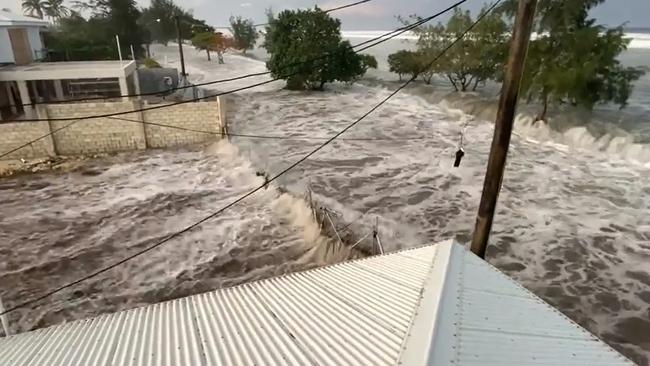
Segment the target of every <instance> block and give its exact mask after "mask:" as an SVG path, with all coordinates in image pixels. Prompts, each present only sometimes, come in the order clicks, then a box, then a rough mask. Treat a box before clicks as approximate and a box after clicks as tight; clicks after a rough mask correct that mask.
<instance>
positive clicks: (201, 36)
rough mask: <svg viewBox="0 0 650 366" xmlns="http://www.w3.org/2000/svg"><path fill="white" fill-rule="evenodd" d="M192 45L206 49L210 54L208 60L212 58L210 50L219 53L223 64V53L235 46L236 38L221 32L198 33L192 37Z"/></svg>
mask: <svg viewBox="0 0 650 366" xmlns="http://www.w3.org/2000/svg"><path fill="white" fill-rule="evenodd" d="M192 45H193V46H194V47H195V48H196V49H198V50H204V51H205V52H206V53H207V54H208V61H209V60H211V57H210V51H214V52H216V53H217V58H218V62H219V63H220V64H223V63H224V61H223V54H224V52H226V51H227V50H228V49H230V48H235V46H236V42H235V40H234V38H232V37H228V36H226V35H224V34H223V33H221V32H217V33H213V32H203V33H197V34H195V35H194V37H192Z"/></svg>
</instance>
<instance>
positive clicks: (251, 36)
mask: <svg viewBox="0 0 650 366" xmlns="http://www.w3.org/2000/svg"><path fill="white" fill-rule="evenodd" d="M230 30H231V32H232V34H233V38H234V39H235V45H236V47H237V48H238V49H240V50H242V51H243V52H244V53H246V50H252V49H253V48H254V47H255V42H256V41H257V38H258V37H259V33H258V32H257V30H256V29H255V24H254V23H253V21H252V20H251V19H244V18H242V17H241V16H238V17H230Z"/></svg>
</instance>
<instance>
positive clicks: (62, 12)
mask: <svg viewBox="0 0 650 366" xmlns="http://www.w3.org/2000/svg"><path fill="white" fill-rule="evenodd" d="M63 2H64V0H48V1H46V2H45V8H44V11H45V15H47V16H48V17H50V18H52V20H54V22H55V23H58V21H59V20H60V19H61V18H63V17H67V16H68V15H70V9H68V7H67V6H65V5H63Z"/></svg>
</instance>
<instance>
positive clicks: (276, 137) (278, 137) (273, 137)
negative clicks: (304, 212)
mask: <svg viewBox="0 0 650 366" xmlns="http://www.w3.org/2000/svg"><path fill="white" fill-rule="evenodd" d="M108 118H110V119H116V120H120V121H125V122H133V123H138V124H145V125H151V126H158V127H164V128H171V129H176V130H181V131H187V132H196V133H204V134H207V135H216V136H224V137H229V136H232V137H244V138H251V139H263V140H292V141H306V140H313V141H323V140H328V139H329V137H313V136H304V137H301V136H282V135H258V134H247V133H232V132H228V133H225V132H217V131H206V130H197V129H193V128H188V127H182V126H174V125H167V124H163V123H157V122H146V121H139V120H137V119H131V118H124V117H108ZM424 139H425V137H404V138H394V137H349V138H340V139H339V140H344V141H415V140H424Z"/></svg>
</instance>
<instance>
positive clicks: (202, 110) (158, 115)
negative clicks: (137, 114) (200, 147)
mask: <svg viewBox="0 0 650 366" xmlns="http://www.w3.org/2000/svg"><path fill="white" fill-rule="evenodd" d="M143 114H144V118H145V121H147V122H152V123H158V124H164V125H170V126H176V127H179V128H178V129H175V128H169V127H161V126H156V125H145V133H146V135H147V143H148V146H149V147H152V148H159V147H168V146H179V145H190V144H196V143H202V142H206V141H210V140H215V139H219V138H221V136H219V135H217V134H218V133H220V132H221V123H220V114H219V105H218V103H217V102H206V103H187V104H179V105H176V106H173V107H169V108H160V109H153V110H148V111H144V112H143ZM183 128H184V129H189V130H194V131H205V132H212V134H210V133H202V132H194V131H187V130H183Z"/></svg>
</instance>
